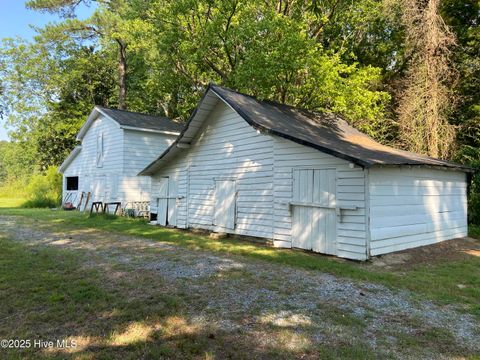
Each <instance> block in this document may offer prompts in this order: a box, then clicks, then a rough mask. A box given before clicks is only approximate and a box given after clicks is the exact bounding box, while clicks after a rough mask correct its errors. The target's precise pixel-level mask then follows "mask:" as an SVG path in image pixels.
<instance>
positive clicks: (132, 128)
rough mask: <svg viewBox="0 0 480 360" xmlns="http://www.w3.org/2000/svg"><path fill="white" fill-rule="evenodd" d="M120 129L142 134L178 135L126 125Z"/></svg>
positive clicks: (177, 133) (175, 132)
mask: <svg viewBox="0 0 480 360" xmlns="http://www.w3.org/2000/svg"><path fill="white" fill-rule="evenodd" d="M120 129H124V130H132V131H142V132H151V133H156V134H165V135H175V136H177V135H180V132H179V131H168V130H155V129H147V128H141V127H136V126H128V125H120Z"/></svg>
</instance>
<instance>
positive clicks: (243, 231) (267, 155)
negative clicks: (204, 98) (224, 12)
mask: <svg viewBox="0 0 480 360" xmlns="http://www.w3.org/2000/svg"><path fill="white" fill-rule="evenodd" d="M208 116H209V118H208V120H207V121H206V123H205V125H204V127H203V128H202V129H201V130H200V132H199V134H198V135H197V137H196V138H195V139H194V140H193V142H192V146H191V149H190V150H188V151H185V152H184V153H183V154H182V155H181V156H179V157H178V158H177V159H174V160H173V161H172V162H170V163H169V164H168V165H167V166H166V167H165V168H164V169H162V170H161V171H160V172H159V173H157V174H156V176H155V177H154V178H153V180H152V192H153V193H154V192H155V188H156V186H157V183H158V179H159V178H160V177H162V176H169V177H173V178H176V179H177V180H178V181H179V195H181V196H185V200H184V201H181V202H180V204H181V205H180V206H181V207H182V208H181V209H179V218H178V222H177V226H178V227H187V226H188V227H194V228H195V227H196V228H202V229H207V230H213V229H214V226H213V213H214V194H215V181H214V179H218V178H228V179H233V180H235V181H236V184H235V186H236V191H237V215H236V226H235V229H225V231H226V232H230V233H235V234H240V235H248V236H256V237H267V238H272V236H273V189H272V183H273V175H272V174H273V140H272V138H271V137H270V136H266V135H262V134H258V133H257V132H256V131H255V130H254V129H253V128H252V127H250V125H248V124H247V123H246V122H245V120H243V119H242V118H241V117H240V116H239V115H238V114H237V113H236V112H235V111H233V110H232V109H231V108H230V107H228V106H226V105H225V104H223V103H218V104H216V106H215V107H214V108H212V112H211V113H210V114H209V115H208ZM187 199H188V208H187V206H186V205H187ZM180 214H182V215H180ZM187 217H188V221H187Z"/></svg>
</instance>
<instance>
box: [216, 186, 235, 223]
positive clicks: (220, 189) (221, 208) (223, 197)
mask: <svg viewBox="0 0 480 360" xmlns="http://www.w3.org/2000/svg"><path fill="white" fill-rule="evenodd" d="M235 198H236V195H235V181H234V180H215V208H214V215H213V225H215V226H218V227H219V228H225V229H235V200H236V199H235Z"/></svg>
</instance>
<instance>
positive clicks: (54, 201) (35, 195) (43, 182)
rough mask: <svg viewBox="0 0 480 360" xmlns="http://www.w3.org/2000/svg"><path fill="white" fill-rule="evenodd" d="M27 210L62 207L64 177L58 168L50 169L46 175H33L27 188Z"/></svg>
mask: <svg viewBox="0 0 480 360" xmlns="http://www.w3.org/2000/svg"><path fill="white" fill-rule="evenodd" d="M26 197H27V201H26V202H25V203H23V204H22V207H26V208H45V207H56V206H58V205H60V203H61V198H62V175H60V174H59V173H58V172H57V168H55V167H49V168H48V169H47V171H46V172H45V174H37V175H33V176H32V177H31V178H30V180H29V182H28V185H27V187H26Z"/></svg>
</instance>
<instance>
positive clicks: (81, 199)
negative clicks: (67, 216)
mask: <svg viewBox="0 0 480 360" xmlns="http://www.w3.org/2000/svg"><path fill="white" fill-rule="evenodd" d="M83 194H85V193H84V192H83V191H82V194H81V195H80V201H79V202H78V205H77V210H78V211H80V207H81V206H82V201H83Z"/></svg>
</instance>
